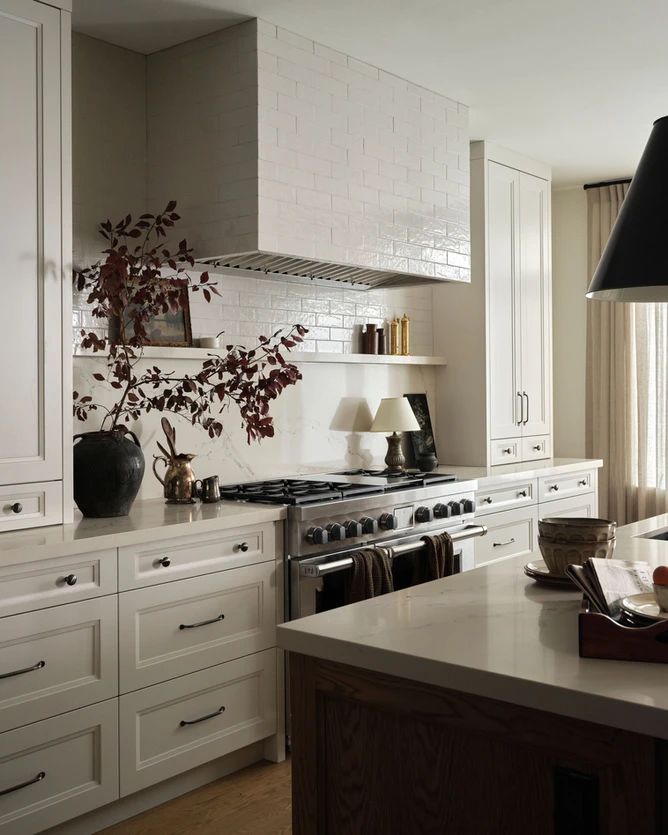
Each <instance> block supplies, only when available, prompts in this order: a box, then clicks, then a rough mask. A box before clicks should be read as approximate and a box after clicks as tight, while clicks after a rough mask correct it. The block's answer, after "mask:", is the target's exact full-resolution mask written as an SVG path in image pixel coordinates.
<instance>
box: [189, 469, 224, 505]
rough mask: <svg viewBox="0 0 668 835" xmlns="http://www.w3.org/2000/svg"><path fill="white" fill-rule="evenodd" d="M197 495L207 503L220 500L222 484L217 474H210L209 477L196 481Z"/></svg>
mask: <svg viewBox="0 0 668 835" xmlns="http://www.w3.org/2000/svg"><path fill="white" fill-rule="evenodd" d="M195 491H196V492H195V495H196V496H197V497H198V498H199V499H201V500H202V501H203V502H205V503H206V504H214V503H215V502H219V501H220V484H219V483H218V476H217V475H210V476H209V477H208V478H202V479H198V480H197V481H196V482H195Z"/></svg>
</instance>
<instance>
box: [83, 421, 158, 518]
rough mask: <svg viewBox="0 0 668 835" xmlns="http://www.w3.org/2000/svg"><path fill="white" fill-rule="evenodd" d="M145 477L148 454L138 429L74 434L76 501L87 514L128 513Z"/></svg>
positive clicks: (117, 514) (116, 514) (111, 514)
mask: <svg viewBox="0 0 668 835" xmlns="http://www.w3.org/2000/svg"><path fill="white" fill-rule="evenodd" d="M143 477H144V453H143V452H142V450H141V446H140V445H139V440H138V439H137V436H136V435H135V434H134V432H129V431H126V432H121V431H118V430H114V431H111V432H103V431H100V432H83V433H81V434H80V435H75V436H74V501H75V502H76V503H77V507H78V508H79V510H80V511H81V512H82V513H83V515H84V516H89V517H93V518H103V517H107V516H127V515H128V513H129V512H130V508H131V507H132V503H133V502H134V500H135V499H136V497H137V493H138V492H139V487H140V485H141V481H142V478H143Z"/></svg>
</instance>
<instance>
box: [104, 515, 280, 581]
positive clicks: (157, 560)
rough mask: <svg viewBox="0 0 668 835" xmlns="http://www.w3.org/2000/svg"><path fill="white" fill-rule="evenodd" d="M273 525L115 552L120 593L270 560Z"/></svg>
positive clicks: (273, 540)
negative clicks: (116, 553) (116, 554)
mask: <svg viewBox="0 0 668 835" xmlns="http://www.w3.org/2000/svg"><path fill="white" fill-rule="evenodd" d="M275 556H276V541H275V532H274V525H273V523H270V524H268V525H257V526H255V527H246V528H238V529H237V530H234V531H223V532H220V533H211V534H198V535H196V536H187V537H179V538H178V539H168V540H164V541H162V542H152V543H150V544H147V545H133V546H128V547H125V548H119V550H118V585H119V588H120V590H121V591H125V590H127V589H134V588H141V587H143V586H154V585H156V584H157V583H165V582H169V581H170V580H181V579H182V578H183V577H196V576H198V575H200V574H211V573H212V572H214V571H222V570H224V569H227V568H238V567H239V566H242V565H252V564H253V563H258V562H266V561H268V560H273V559H274V558H275Z"/></svg>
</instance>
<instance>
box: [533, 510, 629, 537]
mask: <svg viewBox="0 0 668 835" xmlns="http://www.w3.org/2000/svg"><path fill="white" fill-rule="evenodd" d="M616 530H617V523H616V522H611V521H610V520H609V519H589V518H587V517H584V518H568V517H565V518H563V517H559V516H556V517H553V518H549V517H548V518H546V519H541V520H539V522H538V531H539V533H540V535H541V536H543V537H545V538H546V539H550V540H552V541H554V542H577V543H579V542H606V541H607V540H610V539H614V538H615V533H616Z"/></svg>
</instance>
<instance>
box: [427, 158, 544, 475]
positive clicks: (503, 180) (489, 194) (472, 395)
mask: <svg viewBox="0 0 668 835" xmlns="http://www.w3.org/2000/svg"><path fill="white" fill-rule="evenodd" d="M550 180H551V172H550V169H549V168H548V167H547V166H544V165H542V164H540V163H537V162H535V161H533V160H528V159H526V158H524V157H521V156H519V155H517V154H514V153H513V152H511V151H507V150H505V149H502V148H498V147H495V146H493V145H491V144H490V143H486V142H474V143H472V144H471V268H472V278H471V284H470V285H468V286H463V285H462V286H456V285H452V286H448V287H440V288H437V289H436V290H435V291H434V297H435V298H434V304H435V320H434V321H435V323H436V328H435V341H436V345H435V348H436V352H437V353H438V354H443V355H445V356H447V357H448V367H447V368H446V369H444V371H443V378H442V381H441V384H440V385H439V395H438V404H437V412H438V425H439V432H438V446H439V454H440V457H441V459H442V460H443V461H446V462H448V463H452V464H477V465H485V466H495V465H502V464H512V463H516V462H521V461H531V460H537V459H542V458H549V457H550V456H551V455H552V349H551V343H552V337H551V315H552V314H551V269H550Z"/></svg>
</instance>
